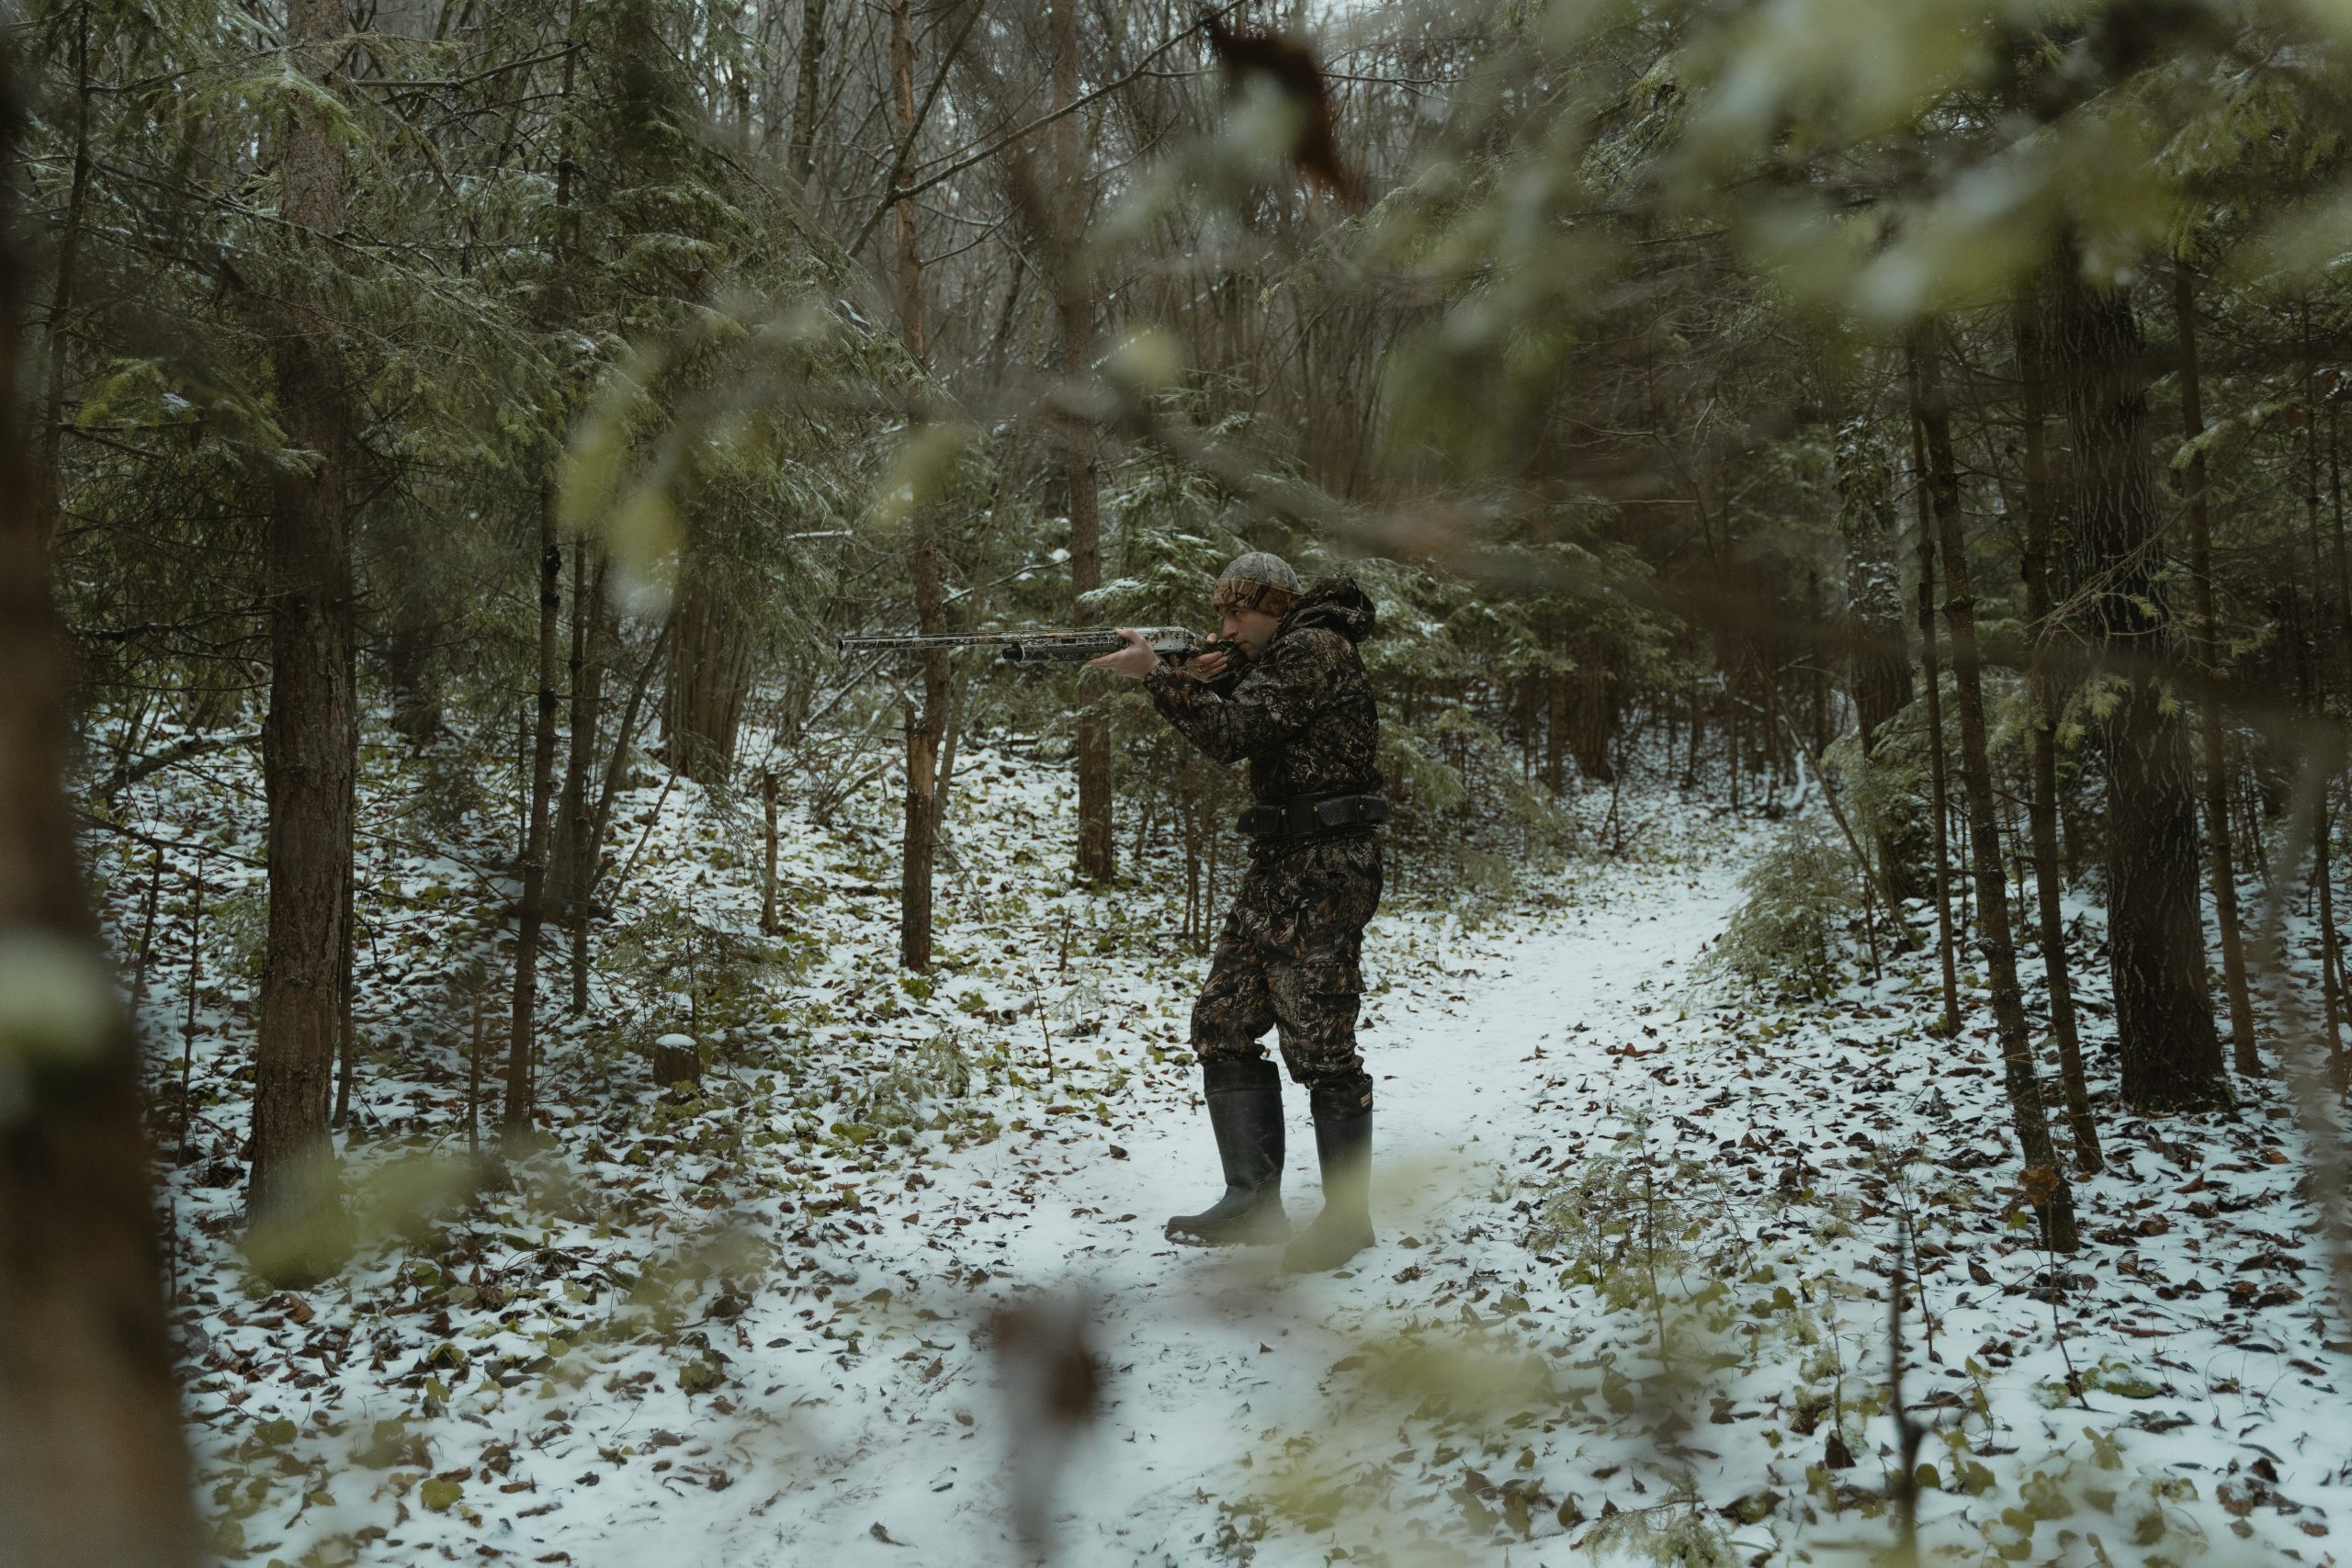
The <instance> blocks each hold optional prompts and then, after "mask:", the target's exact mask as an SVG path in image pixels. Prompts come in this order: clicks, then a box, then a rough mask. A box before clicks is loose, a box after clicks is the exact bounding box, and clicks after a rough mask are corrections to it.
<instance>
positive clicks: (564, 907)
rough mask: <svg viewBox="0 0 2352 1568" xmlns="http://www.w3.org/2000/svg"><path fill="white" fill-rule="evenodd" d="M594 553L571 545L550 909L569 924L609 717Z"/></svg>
mask: <svg viewBox="0 0 2352 1568" xmlns="http://www.w3.org/2000/svg"><path fill="white" fill-rule="evenodd" d="M589 553H590V548H589V544H588V540H587V539H586V538H585V537H584V536H583V537H582V538H581V539H579V540H578V541H576V542H575V543H574V544H573V545H572V547H571V664H570V675H571V724H570V726H569V730H568V734H567V737H566V739H567V748H566V752H565V757H564V767H563V788H562V790H561V791H560V793H559V794H558V795H557V796H556V810H555V838H554V840H553V842H552V844H551V846H550V848H549V851H548V909H549V910H550V911H552V912H553V913H554V914H555V915H556V916H557V917H558V918H559V919H562V920H564V921H565V922H567V924H569V923H573V922H576V921H577V919H578V918H579V916H578V909H579V904H580V898H581V894H580V888H581V885H582V883H583V882H584V881H585V880H586V867H587V864H588V858H587V854H586V851H587V850H588V849H590V847H591V846H590V844H589V842H588V781H589V779H590V778H591V777H592V776H593V775H594V773H595V772H596V745H597V739H598V732H599V730H601V729H602V728H603V718H604V702H605V570H606V563H605V560H604V559H603V558H601V556H600V557H599V558H598V559H597V562H596V570H595V571H594V573H593V574H591V573H590V571H589V570H588V557H589Z"/></svg>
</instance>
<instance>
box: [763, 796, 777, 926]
mask: <svg viewBox="0 0 2352 1568" xmlns="http://www.w3.org/2000/svg"><path fill="white" fill-rule="evenodd" d="M760 815H761V835H760V852H761V853H760V934H761V935H762V936H774V935H775V933H776V923H775V851H776V843H775V769H774V768H762V769H761V770H760Z"/></svg>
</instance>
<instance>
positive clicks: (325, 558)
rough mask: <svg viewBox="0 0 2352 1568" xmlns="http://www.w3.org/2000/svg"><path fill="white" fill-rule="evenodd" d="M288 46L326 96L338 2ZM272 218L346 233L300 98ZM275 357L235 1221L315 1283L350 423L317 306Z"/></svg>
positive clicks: (326, 146)
mask: <svg viewBox="0 0 2352 1568" xmlns="http://www.w3.org/2000/svg"><path fill="white" fill-rule="evenodd" d="M288 21H289V24H290V32H289V37H288V43H289V44H290V45H291V47H292V53H293V57H294V59H295V61H296V62H297V63H298V65H299V68H300V70H301V71H302V73H304V74H305V75H306V76H308V77H309V78H310V79H311V83H312V84H313V85H314V86H315V87H316V89H317V91H318V92H320V93H322V94H325V93H331V92H333V91H334V86H333V84H332V83H331V82H330V81H329V79H328V78H329V72H330V69H331V67H332V65H333V60H332V56H331V54H330V52H329V51H330V49H331V48H332V45H333V42H334V39H339V38H340V37H341V36H342V35H343V33H344V30H345V28H344V18H343V7H342V5H341V3H340V0H293V3H292V5H291V6H290V7H289V12H288ZM283 164H284V179H285V186H286V194H285V200H284V206H283V211H284V215H285V217H286V220H287V222H288V243H291V244H294V245H296V246H298V247H301V248H305V249H309V248H314V247H316V246H318V245H319V244H320V243H322V241H323V240H324V239H325V238H326V237H328V236H332V235H334V234H336V233H338V232H340V231H341V230H342V228H343V211H344V193H345V180H346V177H347V176H346V172H345V164H344V153H343V151H342V148H341V147H340V146H339V145H338V144H337V143H336V141H335V140H334V133H333V129H332V126H331V124H330V119H329V117H328V115H327V114H326V113H324V112H323V111H322V110H321V109H320V108H318V107H315V105H314V104H313V103H312V102H311V100H310V99H308V98H305V97H300V96H298V97H296V98H295V99H294V101H293V107H291V108H290V109H289V110H288V116H287V125H286V131H285V139H284V155H283ZM288 306H289V307H290V308H289V309H288V311H287V314H286V318H285V321H286V330H285V331H284V333H282V335H281V336H280V337H279V339H278V341H277V344H275V345H274V349H275V353H276V355H277V405H278V417H279V419H280V421H281V422H282V423H283V424H284V427H285V430H286V434H287V438H288V443H289V444H290V445H292V446H296V447H298V448H300V449H302V450H304V451H306V452H309V453H311V454H314V455H315V456H314V458H313V460H312V461H311V463H309V464H307V465H303V466H299V467H298V466H291V465H289V466H288V467H287V468H285V469H284V470H283V471H281V472H280V473H279V475H278V476H277V479H276V480H275V481H274V483H273V485H272V489H271V496H270V516H269V524H268V529H267V542H266V563H267V564H266V573H267V594H268V611H267V618H268V623H269V645H270V687H269V713H268V716H267V718H266V720H265V722H264V724H263V727H262V782H263V788H264V792H265V794H266V796H267V800H268V846H269V848H268V859H269V925H268V937H267V942H268V946H267V950H266V959H265V967H264V970H263V975H262V984H261V1019H260V1027H259V1030H258V1032H257V1033H258V1038H257V1040H256V1043H255V1051H254V1123H253V1134H254V1136H253V1142H254V1168H253V1187H252V1192H251V1201H250V1205H249V1217H250V1219H251V1221H252V1224H253V1225H254V1228H255V1230H256V1232H260V1231H264V1230H266V1229H270V1228H273V1227H276V1228H278V1229H279V1233H280V1234H279V1236H278V1238H277V1240H276V1241H274V1242H272V1243H271V1244H270V1245H268V1246H267V1247H265V1248H264V1254H265V1255H266V1257H267V1258H269V1259H270V1261H269V1263H268V1265H267V1267H268V1268H269V1270H270V1272H272V1273H273V1274H274V1275H275V1276H277V1277H278V1278H280V1279H282V1280H288V1281H289V1282H290V1281H293V1280H300V1279H310V1278H316V1277H317V1276H318V1275H319V1274H320V1273H321V1272H322V1271H323V1269H325V1268H326V1267H328V1266H329V1263H328V1260H327V1259H325V1258H322V1257H321V1256H319V1248H318V1246H317V1245H316V1244H317V1242H318V1240H319V1239H320V1237H321V1233H322V1226H321V1224H320V1220H319V1216H320V1215H322V1213H324V1212H325V1211H326V1210H327V1208H328V1207H329V1206H331V1205H332V1204H333V1203H334V1170H333V1166H334V1148H333V1145H332V1144H331V1143H330V1141H329V1134H328V1128H327V1122H328V1112H329V1110H330V1099H331V1096H332V1093H333V1089H334V1058H335V1041H336V1036H337V1033H338V1031H339V1027H340V1019H341V1013H342V962H343V954H344V929H343V928H344V882H345V878H346V877H347V876H348V875H349V874H350V859H351V850H352V829H353V822H352V814H353V791H354V776H355V771H356V751H357V741H358V707H357V703H356V698H355V694H354V693H353V691H352V688H351V658H350V649H351V635H352V625H351V623H352V570H351V531H350V519H349V516H348V513H347V510H346V503H345V496H344V490H343V486H344V470H345V454H346V448H347V443H348V441H349V437H350V432H349V420H350V406H349V400H348V398H347V396H346V394H345V387H344V378H343V371H342V367H341V366H340V365H339V364H338V363H337V362H336V358H335V321H334V315H333V310H332V306H331V303H330V301H328V300H326V299H322V298H320V297H319V296H317V295H316V294H314V293H311V292H308V291H298V292H297V293H296V294H295V295H294V297H293V298H291V299H289V300H288Z"/></svg>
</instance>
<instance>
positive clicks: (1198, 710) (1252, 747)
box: [1144, 628, 1331, 762]
mask: <svg viewBox="0 0 2352 1568" xmlns="http://www.w3.org/2000/svg"><path fill="white" fill-rule="evenodd" d="M1329 635H1330V634H1329V633H1326V632H1323V631H1321V630H1320V629H1319V628H1318V629H1317V630H1315V631H1311V632H1303V633H1293V634H1292V635H1291V636H1289V637H1283V638H1282V639H1281V640H1279V641H1277V642H1276V643H1275V644H1274V645H1273V646H1272V648H1269V649H1267V650H1266V657H1265V658H1264V659H1262V660H1260V661H1259V662H1258V663H1257V664H1256V665H1255V666H1253V667H1252V668H1251V669H1250V671H1249V672H1248V673H1247V674H1245V675H1243V676H1242V677H1241V679H1240V681H1239V682H1237V683H1236V684H1235V685H1234V686H1233V688H1232V690H1231V693H1230V694H1220V693H1219V692H1218V691H1217V690H1216V685H1215V684H1212V683H1211V682H1204V681H1195V680H1193V678H1192V677H1191V676H1189V675H1186V674H1184V673H1182V671H1178V670H1176V669H1174V668H1173V667H1172V666H1170V665H1166V664H1162V665H1161V666H1159V668H1158V669H1157V670H1154V671H1152V672H1151V673H1150V674H1148V675H1147V676H1145V677H1144V689H1145V690H1146V691H1147V692H1148V693H1150V694H1151V702H1152V705H1153V706H1154V707H1156V708H1158V709H1159V711H1160V713H1161V714H1162V715H1164V716H1166V717H1167V719H1168V722H1169V723H1170V724H1172V725H1174V726H1175V727H1176V728H1177V731H1178V732H1179V733H1180V734H1182V736H1183V737H1184V738H1185V739H1188V740H1190V741H1192V743H1193V745H1195V746H1198V747H1199V748H1200V749H1201V750H1204V751H1205V752H1207V753H1208V754H1209V755H1210V756H1211V757H1213V758H1215V759H1216V761H1220V762H1236V761H1240V760H1241V759H1243V758H1245V757H1253V756H1256V755H1258V754H1259V753H1260V752H1262V751H1265V750H1269V749H1271V748H1272V747H1276V746H1279V745H1281V744H1283V742H1284V741H1286V740H1288V739H1291V738H1292V737H1293V736H1295V735H1296V734H1297V733H1298V732H1299V731H1300V730H1302V729H1304V728H1306V723H1307V721H1308V720H1309V719H1311V718H1312V717H1314V716H1315V711H1316V709H1317V707H1319V706H1320V705H1322V703H1323V701H1324V700H1325V698H1326V697H1328V696H1329V694H1330V691H1329V688H1330V683H1331V682H1330V671H1329V669H1328V668H1327V667H1326V661H1325V660H1324V659H1323V658H1322V657H1321V653H1322V649H1320V647H1319V646H1318V643H1319V639H1320V638H1321V637H1327V636H1329Z"/></svg>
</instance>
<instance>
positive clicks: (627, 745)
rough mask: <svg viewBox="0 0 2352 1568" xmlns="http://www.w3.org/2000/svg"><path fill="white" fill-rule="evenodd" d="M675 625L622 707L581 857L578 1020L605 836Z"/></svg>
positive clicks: (576, 926)
mask: <svg viewBox="0 0 2352 1568" xmlns="http://www.w3.org/2000/svg"><path fill="white" fill-rule="evenodd" d="M670 630H671V628H670V626H668V625H664V626H662V633H661V635H660V636H659V637H655V638H654V639H653V649H652V651H651V652H650V653H648V654H647V655H646V656H645V665H644V667H643V668H642V669H640V670H639V671H638V672H637V679H636V680H635V681H633V682H630V683H629V689H628V702H626V703H625V704H623V705H621V722H620V726H619V728H616V729H615V730H614V731H613V749H612V750H610V751H609V752H607V753H605V779H604V782H603V784H599V785H598V786H597V790H596V809H595V810H594V811H593V812H591V813H590V814H589V817H588V830H587V832H586V834H585V835H583V837H582V842H581V844H580V848H579V855H580V871H579V882H578V883H577V885H576V886H577V887H578V894H577V897H576V898H575V901H574V902H573V905H572V920H571V1010H572V1012H573V1013H574V1014H575V1015H576V1014H579V1013H583V1012H586V1011H587V1010H588V928H589V921H590V919H591V918H592V917H593V916H594V913H595V905H596V884H597V883H598V881H599V880H601V878H602V876H603V874H604V863H605V833H606V832H607V831H608V830H609V829H611V827H612V823H613V801H614V800H615V799H616V797H617V796H618V795H619V794H620V788H621V779H622V778H623V776H624V775H626V774H627V773H628V754H629V751H630V750H631V748H633V747H634V746H635V745H636V744H637V723H638V716H639V714H641V713H642V712H643V711H644V708H645V694H646V692H647V690H648V689H649V688H650V687H651V685H652V684H653V672H654V671H656V670H658V669H660V668H661V666H662V653H663V652H664V651H665V650H666V649H668V648H669V646H670Z"/></svg>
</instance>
